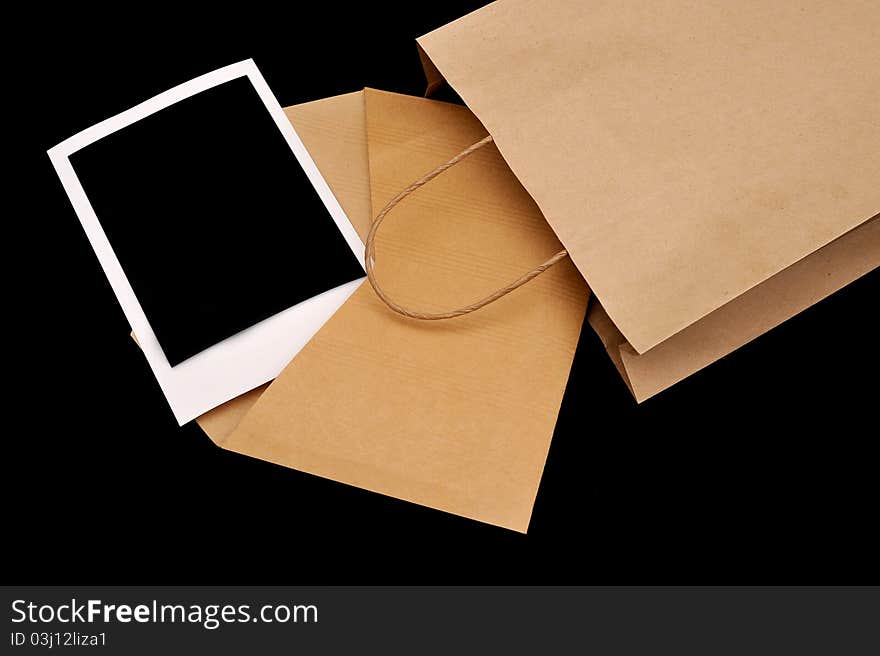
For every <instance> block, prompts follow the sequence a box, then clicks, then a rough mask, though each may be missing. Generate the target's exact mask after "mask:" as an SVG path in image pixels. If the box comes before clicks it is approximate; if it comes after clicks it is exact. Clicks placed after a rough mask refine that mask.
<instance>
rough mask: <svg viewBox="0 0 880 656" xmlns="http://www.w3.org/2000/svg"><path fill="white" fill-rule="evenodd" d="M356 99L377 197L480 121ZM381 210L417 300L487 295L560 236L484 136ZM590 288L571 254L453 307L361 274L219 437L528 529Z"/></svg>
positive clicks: (396, 279)
mask: <svg viewBox="0 0 880 656" xmlns="http://www.w3.org/2000/svg"><path fill="white" fill-rule="evenodd" d="M365 101H366V117H367V131H368V132H367V133H368V139H369V162H370V183H371V184H370V186H371V194H372V211H373V212H377V211H378V209H379V208H381V207H382V206H383V205H384V204H385V203H386V202H387V201H388V200H389V199H390V198H391V197H392V196H394V195H395V194H396V193H397V192H398V190H400V189H401V188H402V187H404V186H405V185H407V184H408V183H409V182H411V181H412V180H414V179H416V178H418V177H419V176H421V175H422V174H423V173H425V172H426V171H428V170H430V169H432V168H434V167H435V166H436V165H437V164H438V163H441V162H443V161H445V160H447V159H448V158H450V157H451V156H452V155H454V154H456V153H457V152H459V151H460V150H461V149H462V148H463V147H465V146H467V145H468V144H470V143H472V142H474V141H476V140H477V139H479V138H481V137H482V136H485V132H484V130H483V128H482V126H481V125H480V123H479V122H478V121H477V120H476V119H475V118H474V117H473V115H472V114H471V113H470V112H469V111H468V110H467V109H466V108H464V107H460V106H456V105H449V104H446V103H440V102H436V101H432V100H426V99H423V98H414V97H408V96H400V95H396V94H390V93H384V92H378V91H372V90H367V91H365ZM297 128H299V125H298V124H297ZM304 139H305V137H304ZM307 145H309V144H308V142H307ZM313 155H315V157H316V160H318V157H317V155H316V154H315V153H313ZM318 162H319V164H318V166H319V167H320V166H321V163H320V160H318ZM324 173H325V175H327V172H326V171H324ZM328 180H331V177H330V176H329V175H328ZM330 184H331V186H332V184H333V182H332V180H331V181H330ZM386 226H387V230H383V232H382V233H381V235H380V236H379V239H378V240H377V246H376V253H377V259H376V272H377V276H378V277H379V279H380V280H381V281H382V282H383V284H384V285H385V286H386V288H387V290H388V291H389V293H390V294H392V295H393V296H394V297H396V298H397V299H399V300H400V301H402V302H404V303H408V304H410V305H412V306H416V307H420V308H422V309H425V310H428V311H432V310H440V309H445V308H449V307H455V306H459V305H462V304H463V303H466V302H470V301H472V300H474V299H476V298H479V297H482V296H484V295H485V294H486V293H488V292H490V291H492V290H494V289H495V288H497V287H499V286H501V285H502V284H504V283H506V282H509V280H511V279H512V278H514V277H515V276H516V274H517V273H519V272H520V271H521V270H523V267H524V266H526V265H532V264H535V263H539V262H541V261H543V260H544V259H546V257H547V256H548V255H550V254H552V253H554V252H556V250H558V249H559V242H558V240H557V239H556V237H555V235H554V234H553V232H552V230H550V228H549V226H548V225H547V223H546V222H545V221H544V219H543V217H542V216H541V214H540V212H539V211H538V209H537V207H536V206H535V204H534V202H533V201H532V200H531V198H530V197H529V196H528V194H527V193H526V192H525V191H524V190H523V188H522V186H521V185H520V184H519V182H517V180H516V178H515V177H514V176H513V175H512V174H511V172H510V170H509V169H508V167H507V166H506V165H505V164H504V162H503V160H502V159H501V157H500V156H499V154H498V152H497V151H496V150H495V149H494V148H493V147H487V148H484V149H483V150H482V151H480V152H479V153H477V154H475V155H474V156H473V157H472V158H470V159H469V160H468V161H466V162H463V163H462V164H461V165H459V166H457V167H455V168H453V169H451V170H450V171H448V172H446V173H445V174H443V175H442V176H440V177H439V178H437V179H436V180H434V181H433V182H432V183H431V185H429V186H426V187H424V188H423V189H421V190H419V191H418V192H417V193H416V194H414V195H413V196H412V197H410V198H408V199H407V200H406V201H405V202H404V203H402V204H401V205H400V206H398V208H397V209H396V210H395V214H394V216H391V217H389V219H388V221H387V222H386ZM383 228H384V226H383ZM587 298H588V290H587V288H586V286H585V285H584V283H583V280H582V278H581V277H580V275H578V273H577V271H576V270H575V268H574V267H573V266H572V265H571V263H570V262H565V263H563V264H560V265H559V266H558V267H555V268H554V269H553V270H551V271H550V272H548V273H547V274H546V275H543V276H541V277H540V278H539V279H538V280H535V281H534V282H532V283H530V284H529V285H526V286H525V287H523V288H521V289H519V290H517V291H516V292H514V293H512V294H510V295H509V296H507V297H505V298H503V299H501V300H499V301H498V302H496V303H494V304H493V305H491V306H489V307H487V308H485V309H483V310H482V311H480V312H477V313H475V314H472V315H468V316H465V317H461V318H458V319H456V320H454V321H446V322H419V321H413V320H410V319H405V318H403V317H400V316H398V315H396V314H394V313H393V312H391V311H390V310H389V309H388V308H387V307H386V306H385V305H383V304H382V302H381V301H380V300H379V299H378V298H377V297H376V295H375V293H374V292H373V290H372V288H371V287H370V286H369V285H368V284H364V285H362V286H361V287H360V288H359V289H358V291H357V292H355V294H354V295H352V297H351V298H350V299H349V301H348V302H346V303H345V305H343V306H342V307H341V308H340V309H339V310H338V311H337V312H336V314H335V315H334V316H333V317H332V318H331V319H330V321H328V322H327V323H326V324H325V325H324V327H323V328H322V329H321V330H320V331H319V333H318V334H317V335H316V336H315V337H314V338H313V339H312V341H311V342H310V343H309V344H308V345H307V346H306V347H305V348H304V349H303V350H302V351H301V352H300V353H299V354H298V355H297V357H296V358H295V359H294V360H293V361H292V362H291V363H290V364H289V365H288V366H287V367H286V368H285V369H284V371H283V372H282V373H281V374H280V375H279V376H278V378H277V379H276V380H275V381H274V382H273V383H272V384H271V385H270V386H269V387H268V389H266V390H265V391H264V392H263V393H262V395H261V396H260V397H259V399H258V400H257V401H256V403H255V404H253V406H252V407H251V408H250V410H249V411H248V412H247V413H246V415H245V416H244V418H243V419H241V421H240V423H239V424H238V426H237V427H236V428H235V430H234V431H233V432H232V434H231V435H229V436H228V437H227V438H226V439H225V440H222V441H220V443H221V445H222V446H224V447H225V448H228V449H231V450H233V451H237V452H240V453H245V454H248V455H251V456H254V457H257V458H261V459H264V460H268V461H271V462H275V463H278V464H281V465H284V466H287V467H293V468H295V469H299V470H302V471H306V472H310V473H313V474H317V475H319V476H324V477H327V478H331V479H334V480H337V481H341V482H344V483H349V484H351V485H356V486H358V487H362V488H366V489H369V490H374V491H377V492H381V493H383V494H388V495H391V496H395V497H398V498H401V499H406V500H409V501H413V502H416V503H420V504H423V505H426V506H430V507H433V508H438V509H440V510H445V511H448V512H451V513H456V514H459V515H463V516H466V517H470V518H473V519H477V520H480V521H484V522H488V523H491V524H496V525H499V526H503V527H507V528H511V529H514V530H518V531H523V532H524V531H526V529H527V527H528V523H529V518H530V515H531V510H532V506H533V503H534V499H535V495H536V493H537V490H538V484H539V481H540V478H541V472H542V470H543V467H544V461H545V459H546V456H547V450H548V448H549V445H550V440H551V437H552V435H553V430H554V426H555V423H556V417H557V413H558V410H559V405H560V402H561V400H562V395H563V392H564V390H565V385H566V381H567V379H568V374H569V369H570V367H571V361H572V358H573V356H574V351H575V347H576V345H577V342H578V337H579V334H580V329H581V325H582V322H583V318H584V311H585V308H586V304H587Z"/></svg>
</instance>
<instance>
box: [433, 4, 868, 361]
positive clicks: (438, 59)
mask: <svg viewBox="0 0 880 656" xmlns="http://www.w3.org/2000/svg"><path fill="white" fill-rule="evenodd" d="M878 23H880V4H878V3H872V2H861V1H859V0H841V2H835V3H828V2H822V1H820V0H812V1H808V2H805V3H796V4H792V3H766V2H763V1H758V0H745V2H738V3H736V4H735V5H731V4H730V3H728V2H726V1H724V0H709V1H707V2H703V3H697V4H694V3H684V2H680V1H674V0H665V1H664V0H661V1H660V2H657V1H656V0H624V1H623V2H617V3H602V2H582V1H581V0H559V1H557V2H554V3H551V4H547V3H538V2H529V1H527V0H502V1H500V2H496V3H493V4H491V5H489V6H487V7H485V8H483V9H480V10H478V11H476V12H474V13H473V14H470V15H468V16H466V17H464V18H462V19H459V20H457V21H455V22H453V23H450V24H449V25H447V26H445V27H441V28H439V29H438V30H435V31H434V32H431V33H429V34H427V35H425V36H423V37H421V38H419V39H418V43H419V46H420V48H421V49H422V51H423V52H424V53H425V57H426V59H429V60H430V62H431V65H432V67H434V68H436V70H437V71H439V73H440V74H442V75H443V76H444V77H445V78H446V80H448V82H449V83H450V84H451V86H452V87H454V88H455V90H456V91H457V92H458V93H459V94H460V95H461V97H462V98H463V99H464V101H465V102H466V103H467V105H468V107H469V108H470V109H471V110H472V111H474V113H475V114H476V115H477V117H478V118H480V120H481V121H482V122H483V124H484V125H485V126H486V128H487V129H488V130H489V132H490V133H491V134H492V135H493V137H494V138H495V141H496V143H497V145H498V147H499V149H500V151H501V152H502V154H503V155H504V157H505V159H506V160H507V162H508V164H509V165H510V166H511V168H512V170H513V171H514V172H515V173H516V175H517V176H518V177H519V179H520V181H521V182H522V183H523V185H524V186H525V187H526V189H527V190H528V191H529V192H530V194H531V195H532V196H533V198H534V199H535V200H536V202H537V204H538V206H539V207H540V208H541V209H542V210H543V212H544V215H545V216H546V217H547V220H548V222H549V223H550V224H551V226H553V228H554V230H555V231H556V233H557V235H558V236H559V237H560V239H561V241H562V242H563V244H564V246H565V247H566V249H567V250H568V251H569V253H570V255H571V257H572V258H573V260H574V262H575V264H576V265H577V266H578V268H579V269H580V270H581V272H582V273H583V274H584V277H585V278H586V280H587V283H588V284H589V285H590V286H591V288H592V289H593V290H594V293H595V294H596V297H597V298H598V299H599V301H600V302H602V304H603V307H604V308H605V309H606V311H607V312H608V313H609V315H610V316H611V318H612V320H613V321H614V323H615V325H616V326H617V327H618V329H619V330H620V331H621V332H622V333H623V334H624V335H625V336H626V337H627V338H628V341H629V343H630V344H632V346H633V348H634V349H635V350H636V351H638V352H639V353H644V352H646V351H648V350H649V349H651V348H652V347H655V346H657V345H658V344H660V343H661V342H663V341H665V340H666V339H668V338H669V337H671V336H672V335H674V334H676V333H677V332H679V331H680V330H682V329H684V328H686V327H687V326H689V325H691V324H693V323H695V322H696V321H698V320H700V319H701V318H703V317H704V316H706V315H708V314H709V313H711V312H712V311H714V310H716V309H718V308H719V307H721V306H723V305H724V304H726V303H728V302H729V301H731V300H732V299H733V298H736V297H737V296H739V295H741V294H743V293H745V292H746V291H748V290H749V289H752V288H753V287H755V286H756V285H758V284H760V283H761V282H763V281H765V280H767V279H769V278H770V277H772V276H773V275H775V274H777V273H779V272H780V271H782V270H783V269H785V268H787V267H789V266H791V265H792V264H794V263H795V262H796V261H798V260H800V259H802V258H804V257H805V256H807V255H808V254H809V253H812V252H814V251H816V250H817V249H819V248H821V247H823V246H825V245H826V244H828V243H830V242H831V241H832V240H834V239H835V238H837V237H840V236H842V235H843V234H845V233H846V232H848V231H849V230H851V229H853V228H855V227H856V226H858V225H860V224H862V223H864V222H865V221H867V220H868V219H869V218H870V217H872V216H874V215H876V214H877V212H878V211H880V185H878V184H877V176H876V172H877V171H878V170H880V67H878V66H877V61H880V40H878V39H876V35H875V34H874V32H875V31H876V30H875V29H874V28H875V26H876V25H877V24H878Z"/></svg>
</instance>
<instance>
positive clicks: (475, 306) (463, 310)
mask: <svg viewBox="0 0 880 656" xmlns="http://www.w3.org/2000/svg"><path fill="white" fill-rule="evenodd" d="M491 142H492V135H489V136H487V137H484V138H483V139H480V140H479V141H478V142H476V143H474V144H471V145H470V146H468V147H467V148H465V149H464V150H462V151H461V152H460V153H458V155H456V156H455V157H453V158H452V159H450V160H449V161H447V162H444V163H443V164H440V165H439V166H438V167H437V168H435V169H433V170H432V171H430V172H428V173H426V174H425V175H423V176H422V177H421V178H419V179H418V180H416V181H415V182H413V183H412V184H410V185H409V186H408V187H406V188H405V189H404V190H403V191H401V192H400V193H399V194H397V195H396V196H395V197H394V198H392V199H391V200H390V201H388V204H387V205H386V206H385V207H383V208H382V211H381V212H379V214H378V215H377V216H376V218H375V219H374V220H373V225H372V226H371V227H370V232H369V234H368V235H367V243H366V248H365V254H364V268H365V269H366V271H367V279H368V280H369V281H370V285H371V286H372V287H373V290H374V291H375V292H376V296H378V297H379V298H380V299H381V300H382V302H383V303H385V305H387V306H388V307H389V308H391V309H392V310H393V311H394V312H397V314H401V315H403V316H405V317H409V318H410V319H421V320H423V321H438V320H440V319H452V318H454V317H460V316H462V315H464V314H470V313H471V312H475V311H476V310H479V309H480V308H482V307H486V306H487V305H489V304H490V303H494V302H495V301H497V300H498V299H499V298H502V297H503V296H507V294H509V293H510V292H512V291H513V290H515V289H518V288H519V287H522V286H523V285H525V284H526V283H527V282H529V281H530V280H533V279H534V278H537V277H538V276H539V275H541V274H542V273H544V272H545V271H546V270H547V269H549V268H550V267H552V266H553V265H554V264H556V263H557V262H559V261H560V260H563V259H565V258H566V257H567V256H568V252H567V251H565V250H561V251H559V252H558V253H556V254H555V255H553V257H551V258H550V259H548V260H546V261H545V262H542V263H541V264H539V265H538V266H536V267H535V268H534V269H532V270H531V271H528V272H526V273H524V274H523V275H521V276H520V277H519V278H517V279H516V280H514V281H513V282H511V283H510V284H508V285H505V286H504V287H501V288H500V289H497V290H495V291H494V292H492V293H491V294H489V295H488V296H486V297H485V298H481V299H480V300H479V301H476V302H475V303H471V304H470V305H465V306H464V307H460V308H458V309H457V310H450V311H448V312H436V313H430V312H419V311H416V310H411V309H409V308H407V307H404V306H403V305H401V304H400V303H398V302H396V301H395V300H394V299H392V298H391V297H390V296H388V294H387V293H386V292H385V290H384V289H382V286H381V285H380V284H379V281H378V280H377V279H376V272H375V271H374V270H373V264H374V262H375V254H376V234H377V233H378V232H379V226H380V225H382V221H384V220H385V217H386V216H388V214H389V213H390V212H391V210H393V209H394V208H395V207H396V206H397V204H398V203H400V201H402V200H403V199H404V198H406V197H407V196H409V195H410V194H411V193H413V192H414V191H416V190H417V189H419V188H420V187H423V186H424V185H426V184H428V183H429V182H430V181H431V180H433V179H434V178H436V177H437V176H438V175H440V174H441V173H443V172H444V171H447V170H449V169H450V168H452V167H453V166H455V165H456V164H458V163H459V162H460V161H461V160H463V159H465V158H467V157H469V156H470V155H472V154H473V153H475V152H477V151H478V150H479V149H480V148H482V147H483V146H485V145H487V144H489V143H491Z"/></svg>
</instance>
